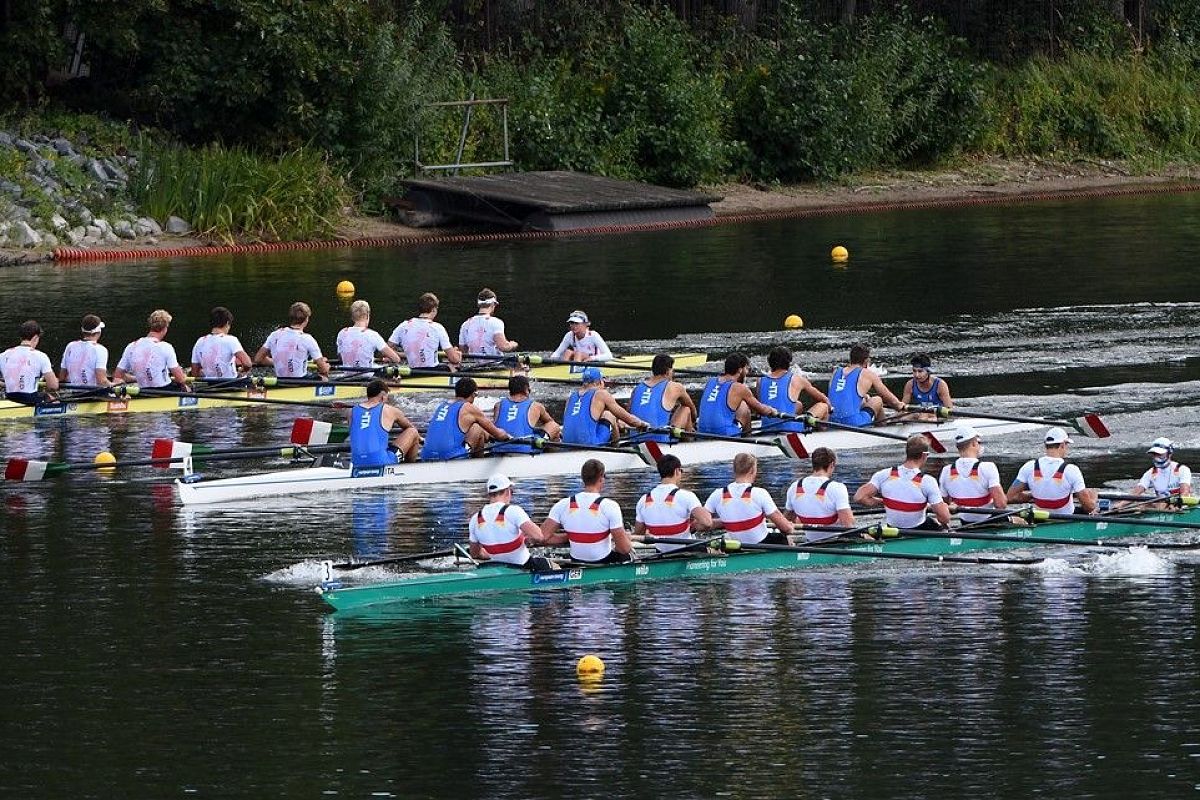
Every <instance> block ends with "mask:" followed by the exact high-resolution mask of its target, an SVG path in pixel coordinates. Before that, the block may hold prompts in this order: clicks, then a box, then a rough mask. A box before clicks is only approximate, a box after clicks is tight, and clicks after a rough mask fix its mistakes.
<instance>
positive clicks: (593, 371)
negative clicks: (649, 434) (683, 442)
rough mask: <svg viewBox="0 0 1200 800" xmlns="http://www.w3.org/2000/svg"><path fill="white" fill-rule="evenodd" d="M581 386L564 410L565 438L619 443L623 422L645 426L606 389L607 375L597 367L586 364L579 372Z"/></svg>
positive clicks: (574, 391) (597, 442) (592, 443)
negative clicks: (605, 380)
mask: <svg viewBox="0 0 1200 800" xmlns="http://www.w3.org/2000/svg"><path fill="white" fill-rule="evenodd" d="M579 382H580V386H579V388H577V389H574V390H572V391H571V394H570V395H569V396H568V397H567V405H566V409H565V410H564V411H563V430H562V440H563V441H564V442H569V443H571V444H591V445H607V444H616V443H617V441H618V440H619V439H620V436H621V423H625V424H626V425H628V426H629V427H631V428H639V429H643V430H644V429H646V428H649V427H650V425H649V424H648V423H647V422H646V421H645V420H643V419H640V418H639V417H636V416H634V415H633V414H630V413H629V412H628V411H626V410H625V409H623V408H621V404H620V403H618V402H617V400H616V398H615V397H613V396H612V393H611V392H609V391H608V390H607V389H605V388H604V374H603V373H602V372H601V371H600V369H599V368H598V367H587V368H585V369H584V370H583V372H581V373H579Z"/></svg>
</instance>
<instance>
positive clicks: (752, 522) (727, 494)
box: [704, 453, 795, 544]
mask: <svg viewBox="0 0 1200 800" xmlns="http://www.w3.org/2000/svg"><path fill="white" fill-rule="evenodd" d="M757 477H758V459H757V458H755V457H754V456H752V455H750V454H749V453H738V454H737V455H736V456H734V457H733V482H732V483H730V484H729V485H727V486H723V487H721V488H720V489H714V490H713V493H712V494H710V495H709V496H708V500H706V501H705V503H704V507H705V508H707V509H708V511H709V513H711V514H712V515H713V517H714V518H715V519H716V520H719V521H720V523H721V525H722V526H723V527H724V528H725V530H726V531H727V532H728V533H729V535H730V537H731V538H734V539H737V540H738V541H739V542H741V543H742V544H790V543H791V542H790V541H789V540H788V538H787V535H788V534H789V533H791V532H792V531H793V530H794V527H795V526H793V525H792V522H791V520H789V519H788V518H787V517H785V516H784V515H783V512H782V511H780V510H779V508H778V506H776V505H775V501H774V500H772V499H771V495H770V493H768V492H767V490H766V489H764V488H762V487H761V486H755V485H754V481H755V479H756V478H757ZM768 521H770V522H772V523H774V524H775V528H774V529H771V528H768V527H767V522H768Z"/></svg>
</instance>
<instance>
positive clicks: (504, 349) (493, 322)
mask: <svg viewBox="0 0 1200 800" xmlns="http://www.w3.org/2000/svg"><path fill="white" fill-rule="evenodd" d="M475 303H476V305H477V307H478V308H479V312H478V313H477V314H475V316H473V317H471V318H470V319H469V320H467V321H466V322H464V323H463V324H462V325H461V326H460V327H459V329H458V346H459V347H460V348H461V349H462V351H463V352H464V353H466V354H467V355H472V356H499V355H502V354H504V353H511V352H512V351H514V350H516V349H517V347H518V345H517V343H516V341H515V340H512V339H509V338H508V337H507V336H505V335H504V320H502V319H500V318H499V317H497V316H496V306H498V305H500V298H498V297H496V293H495V292H493V291H492V290H491V289H480V290H479V295H478V296H477V297H476V300H475Z"/></svg>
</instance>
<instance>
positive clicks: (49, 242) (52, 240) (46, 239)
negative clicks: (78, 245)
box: [42, 233, 58, 247]
mask: <svg viewBox="0 0 1200 800" xmlns="http://www.w3.org/2000/svg"><path fill="white" fill-rule="evenodd" d="M42 244H43V245H44V246H46V247H58V237H57V236H55V235H54V234H53V233H47V234H45V235H44V236H42Z"/></svg>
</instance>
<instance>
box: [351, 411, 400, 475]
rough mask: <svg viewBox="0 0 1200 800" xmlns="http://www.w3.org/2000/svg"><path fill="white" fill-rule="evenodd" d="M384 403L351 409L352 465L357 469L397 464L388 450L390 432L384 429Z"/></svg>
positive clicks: (393, 454)
mask: <svg viewBox="0 0 1200 800" xmlns="http://www.w3.org/2000/svg"><path fill="white" fill-rule="evenodd" d="M382 420H383V403H380V404H379V405H376V406H372V407H371V408H366V407H365V406H355V407H354V408H352V409H350V463H351V464H353V465H354V466H356V467H382V466H384V465H385V464H395V463H396V453H395V452H394V451H392V450H389V449H388V437H389V435H390V431H388V430H387V429H386V428H384V427H383V421H382Z"/></svg>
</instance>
